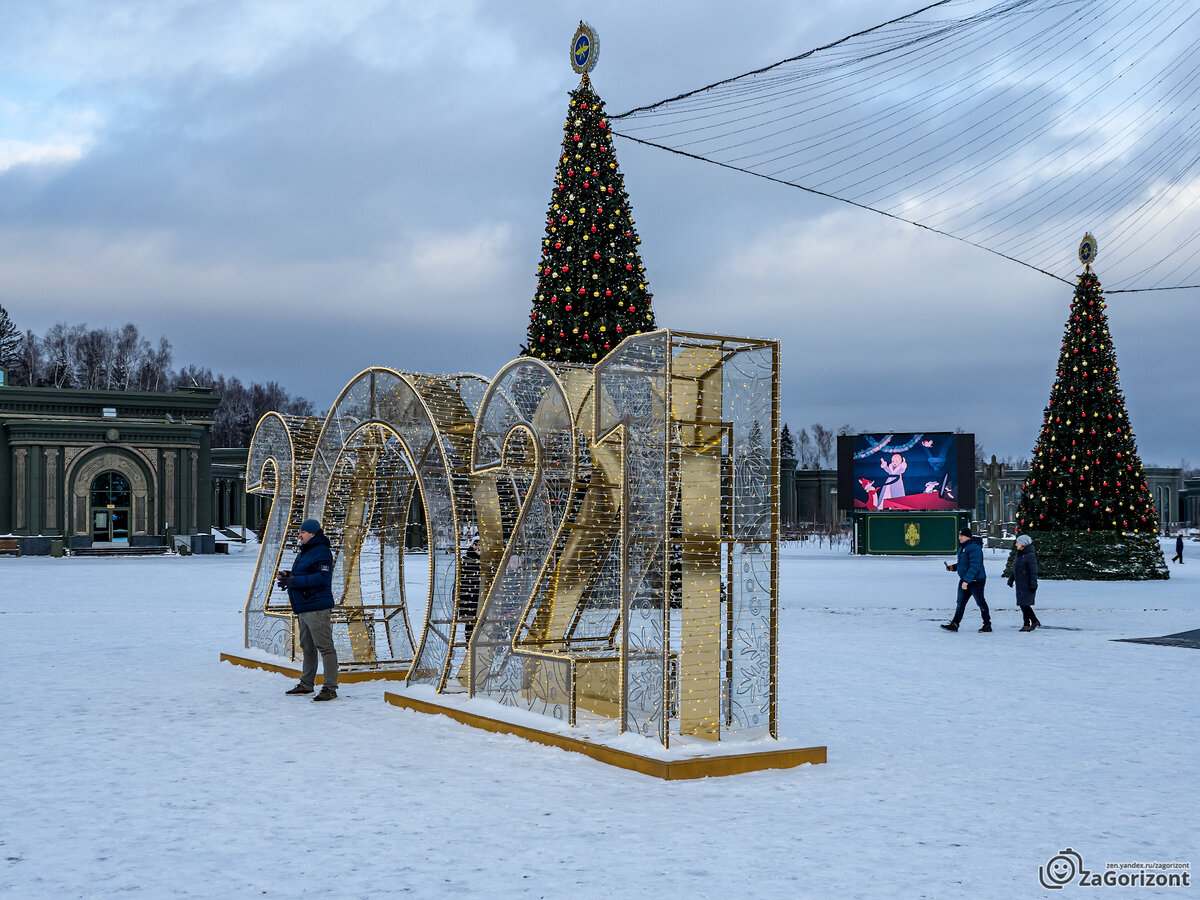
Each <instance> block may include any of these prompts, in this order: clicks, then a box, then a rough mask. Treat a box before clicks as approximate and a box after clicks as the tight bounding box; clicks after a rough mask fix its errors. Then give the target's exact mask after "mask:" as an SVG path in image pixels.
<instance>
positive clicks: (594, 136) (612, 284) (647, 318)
mask: <svg viewBox="0 0 1200 900" xmlns="http://www.w3.org/2000/svg"><path fill="white" fill-rule="evenodd" d="M640 243H641V238H639V237H638V235H637V230H636V229H635V228H634V224H633V216H632V214H631V209H630V205H629V196H628V195H627V194H626V193H625V179H624V177H623V176H622V175H621V170H620V168H618V166H617V157H616V154H615V153H614V152H613V146H612V134H611V132H610V130H609V127H608V119H607V117H606V116H605V113H604V101H603V100H601V99H600V98H599V97H598V96H597V95H596V92H595V91H593V90H592V87H591V83H590V81H589V79H588V76H587V75H586V74H584V76H583V79H582V80H581V81H580V83H579V86H578V87H577V88H575V90H573V91H572V92H571V103H570V107H569V110H568V113H567V121H566V123H565V125H564V131H563V145H562V152H561V153H560V154H559V158H558V170H557V172H556V174H555V178H554V192H553V194H552V195H551V198H550V206H549V209H548V211H547V215H546V237H545V238H544V239H543V241H542V259H541V262H540V263H539V264H538V283H537V291H536V293H535V294H534V301H533V310H532V312H531V313H530V316H529V330H528V332H527V335H526V341H525V345H524V346H522V347H521V355H522V356H533V357H536V358H538V359H546V360H553V361H556V362H574V363H586V364H587V365H595V364H596V363H597V362H598V361H599V360H600V359H602V358H603V357H604V356H605V354H607V353H608V352H609V351H610V350H611V349H612V348H613V347H615V346H617V344H619V343H620V342H621V341H622V340H623V339H624V338H626V337H628V336H629V335H631V334H638V333H640V332H643V331H652V330H654V328H655V325H654V311H653V310H652V309H651V308H650V301H651V294H650V291H649V290H648V288H647V285H646V274H645V267H644V266H643V265H642V260H641V257H640V255H639V253H638V249H637V248H638V244H640Z"/></svg>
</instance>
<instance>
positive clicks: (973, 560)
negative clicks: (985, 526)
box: [942, 527, 992, 631]
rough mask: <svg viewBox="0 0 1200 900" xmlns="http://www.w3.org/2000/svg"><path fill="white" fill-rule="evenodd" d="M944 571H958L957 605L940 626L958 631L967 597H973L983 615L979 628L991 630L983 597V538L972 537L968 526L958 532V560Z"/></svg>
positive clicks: (990, 615)
mask: <svg viewBox="0 0 1200 900" xmlns="http://www.w3.org/2000/svg"><path fill="white" fill-rule="evenodd" d="M946 571H947V572H957V573H958V606H956V607H955V609H954V618H953V619H951V620H950V621H949V622H945V623H943V624H942V628H945V629H946V630H947V631H958V625H959V623H960V622H962V617H963V612H965V611H966V608H967V599H968V598H969V597H974V598H975V602H976V603H977V604H979V613H980V615H982V616H983V627H982V628H980V629H979V630H980V631H991V630H992V614H991V612H990V611H989V610H988V605H987V601H986V600H984V599H983V586H984V584H985V583H986V582H987V572H985V571H984V570H983V538H977V537H972V535H971V529H970V528H969V527H968V528H963V530H962V531H960V532H959V533H958V561H957V562H956V563H955V564H954V565H952V566H946Z"/></svg>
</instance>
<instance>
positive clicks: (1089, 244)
mask: <svg viewBox="0 0 1200 900" xmlns="http://www.w3.org/2000/svg"><path fill="white" fill-rule="evenodd" d="M1099 252H1100V245H1099V244H1097V243H1096V239H1095V238H1094V237H1092V233H1091V232H1090V231H1089V232H1087V234H1085V235H1084V236H1083V240H1082V241H1080V242H1079V261H1080V262H1081V263H1083V264H1084V265H1085V266H1086V267H1087V268H1089V269H1090V268H1091V267H1092V260H1094V259H1095V258H1096V254H1097V253H1099Z"/></svg>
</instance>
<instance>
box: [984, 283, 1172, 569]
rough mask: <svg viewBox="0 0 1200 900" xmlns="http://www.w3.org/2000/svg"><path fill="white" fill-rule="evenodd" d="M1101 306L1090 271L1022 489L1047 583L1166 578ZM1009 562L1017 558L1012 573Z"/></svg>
mask: <svg viewBox="0 0 1200 900" xmlns="http://www.w3.org/2000/svg"><path fill="white" fill-rule="evenodd" d="M1104 310H1105V303H1104V298H1103V295H1102V294H1101V289H1100V281H1099V279H1097V278H1096V276H1095V274H1094V273H1093V272H1092V271H1091V268H1090V267H1088V268H1087V269H1086V270H1085V271H1084V273H1083V274H1082V275H1080V276H1079V282H1078V284H1077V285H1076V287H1075V297H1074V299H1073V300H1072V302H1071V313H1070V316H1069V317H1068V318H1067V326H1066V330H1065V332H1064V334H1063V342H1062V350H1061V352H1060V353H1059V358H1058V369H1057V371H1056V372H1055V381H1054V387H1053V388H1052V389H1051V391H1050V402H1049V404H1048V405H1047V406H1046V409H1045V413H1044V415H1043V418H1042V429H1041V432H1040V434H1039V435H1038V440H1037V446H1036V448H1035V449H1034V452H1033V463H1032V465H1031V466H1030V469H1029V476H1028V478H1027V479H1026V481H1025V485H1024V487H1023V488H1022V489H1021V499H1020V502H1019V503H1018V505H1017V521H1018V531H1020V532H1021V533H1028V534H1029V535H1030V537H1032V538H1033V542H1034V547H1035V548H1036V552H1037V555H1038V569H1039V574H1040V575H1042V576H1044V577H1046V578H1092V579H1105V580H1135V579H1150V578H1169V577H1170V575H1169V573H1168V571H1167V566H1166V562H1165V561H1164V560H1163V555H1162V549H1161V548H1160V547H1159V545H1158V516H1157V513H1156V512H1155V509H1154V505H1153V503H1152V502H1151V499H1150V490H1149V487H1148V486H1147V484H1146V475H1145V472H1144V471H1143V469H1142V461H1141V458H1140V457H1139V456H1138V451H1137V442H1136V439H1135V438H1134V435H1133V429H1132V428H1131V427H1130V425H1129V413H1128V410H1127V409H1126V407H1125V397H1124V395H1123V394H1122V392H1121V386H1120V383H1119V381H1118V377H1117V373H1118V369H1117V356H1116V351H1115V350H1114V349H1113V343H1112V337H1111V335H1110V334H1109V330H1108V319H1107V317H1106V316H1105V314H1104ZM1011 566H1012V561H1011V558H1010V561H1009V566H1008V568H1006V570H1005V571H1006V574H1008V572H1009V571H1010V570H1011Z"/></svg>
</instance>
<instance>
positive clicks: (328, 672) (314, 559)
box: [275, 519, 338, 700]
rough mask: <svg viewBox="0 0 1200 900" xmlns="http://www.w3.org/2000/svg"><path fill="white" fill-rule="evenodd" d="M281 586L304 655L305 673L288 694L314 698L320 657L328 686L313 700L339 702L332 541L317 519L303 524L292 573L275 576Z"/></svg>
mask: <svg viewBox="0 0 1200 900" xmlns="http://www.w3.org/2000/svg"><path fill="white" fill-rule="evenodd" d="M275 577H276V580H277V581H278V582H279V586H280V587H281V588H283V589H284V590H286V591H287V593H288V602H290V603H291V604H292V612H294V613H295V614H296V620H297V623H298V626H299V630H300V647H301V649H302V650H303V651H304V669H303V670H302V671H301V673H300V683H299V684H297V685H296V686H295V687H294V688H292V689H291V690H290V691H287V693H289V694H311V693H312V692H313V685H314V684H315V683H316V680H317V654H318V653H320V654H321V667H322V668H323V669H324V671H325V684H324V685H323V686H322V687H321V693H319V694H317V696H315V697H313V700H336V699H337V683H338V658H337V648H336V647H334V645H333V623H332V621H331V619H330V610H332V609H333V550H332V549H331V548H330V546H329V538H327V537H325V533H324V532H323V531H321V523H320V522H318V521H317V520H316V519H305V520H304V521H303V522H301V523H300V552H299V553H297V554H296V560H295V562H293V563H292V567H291V569H283V570H281V571H280V572H278V573H277V574H276V576H275Z"/></svg>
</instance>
